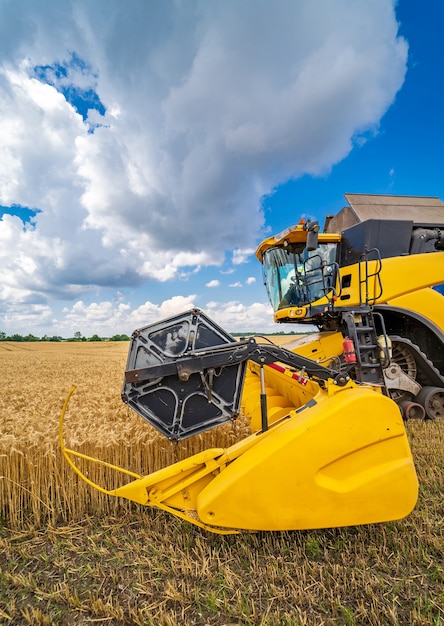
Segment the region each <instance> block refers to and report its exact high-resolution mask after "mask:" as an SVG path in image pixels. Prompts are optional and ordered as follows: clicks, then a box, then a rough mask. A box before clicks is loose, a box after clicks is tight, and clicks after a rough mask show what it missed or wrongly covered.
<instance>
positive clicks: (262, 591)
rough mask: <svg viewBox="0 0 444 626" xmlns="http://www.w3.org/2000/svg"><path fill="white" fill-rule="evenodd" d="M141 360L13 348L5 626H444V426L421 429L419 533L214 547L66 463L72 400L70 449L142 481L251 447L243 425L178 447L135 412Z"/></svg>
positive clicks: (392, 531)
mask: <svg viewBox="0 0 444 626" xmlns="http://www.w3.org/2000/svg"><path fill="white" fill-rule="evenodd" d="M273 339H275V338H274V337H273ZM276 339H278V341H279V342H282V341H283V338H281V337H277V338H276ZM127 350H128V343H125V342H122V343H112V342H101V343H92V342H91V343H89V342H85V343H74V342H73V343H44V342H41V343H16V344H14V343H9V342H0V374H1V383H0V385H1V395H0V515H1V521H0V624H54V625H59V624H62V625H64V624H66V625H71V624H86V623H91V622H96V623H99V624H111V625H116V626H117V625H119V624H148V625H150V624H153V625H157V624H165V626H173V625H175V624H184V625H190V626H193V625H197V626H206V625H214V626H223V625H224V624H227V625H228V624H230V625H237V626H244V625H250V624H251V625H253V624H254V625H261V626H285V625H288V626H290V625H295V626H298V625H303V624H307V625H308V626H311V625H315V626H317V625H318V624H319V625H327V626H328V625H333V624H338V625H342V624H345V625H348V624H350V625H356V626H361V625H365V624H371V625H374V626H379V625H381V624H384V625H385V624H393V625H400V626H402V625H410V624H418V625H421V626H428V625H432V626H438V625H441V626H442V624H443V623H444V568H443V549H444V508H443V492H444V479H443V476H444V445H443V444H444V421H436V422H409V423H408V424H407V431H408V436H409V439H410V442H411V446H412V451H413V455H414V458H415V463H416V466H417V471H418V476H419V481H420V496H419V501H418V504H417V507H416V508H415V510H414V511H413V513H412V514H411V515H410V516H409V517H408V518H407V519H405V520H401V521H399V522H392V523H388V524H381V525H369V526H362V527H357V528H343V529H327V530H322V531H306V532H285V533H258V534H255V535H248V534H246V535H239V536H232V537H221V536H213V535H211V534H208V533H205V532H204V531H202V530H200V529H197V528H195V527H192V526H191V525H189V524H187V523H186V522H182V521H180V520H177V519H174V518H172V517H171V516H169V515H168V514H166V513H164V512H163V511H156V510H154V509H144V508H143V507H138V506H137V505H134V504H132V503H130V502H127V501H122V500H118V499H116V498H110V497H108V496H106V495H104V494H101V493H99V492H97V491H96V490H94V489H91V488H90V487H89V486H88V485H86V484H85V483H83V482H82V481H81V480H80V479H79V478H78V477H77V475H76V474H75V473H74V472H73V471H72V469H71V468H70V467H69V466H68V465H67V463H66V462H65V461H64V459H63V457H62V454H61V452H60V449H59V441H58V421H59V417H60V412H61V410H62V407H63V403H64V401H65V397H66V395H67V393H68V392H69V390H70V388H71V386H72V385H75V386H76V391H75V393H74V394H73V396H72V399H71V401H70V404H69V408H68V412H67V416H66V424H65V441H66V445H67V446H68V447H69V448H72V449H75V450H78V451H81V452H83V453H85V454H88V455H91V456H94V457H97V458H100V459H103V460H105V461H109V462H110V463H113V464H115V465H118V466H121V467H124V468H126V469H129V470H132V471H133V472H135V473H138V474H147V473H149V472H151V471H153V470H156V469H159V468H160V467H163V466H165V465H168V464H170V463H172V462H174V461H176V460H180V459H181V458H184V457H186V456H188V455H190V454H193V453H195V452H199V451H200V450H202V449H205V448H207V447H212V446H222V447H223V446H227V445H231V444H232V443H234V442H235V441H236V440H237V439H239V438H240V437H243V436H244V435H245V434H246V432H247V424H246V423H245V422H243V421H242V419H241V418H240V419H239V420H238V422H236V423H235V424H234V425H231V424H228V425H225V426H222V427H220V428H217V429H214V430H212V431H210V432H208V433H204V434H202V435H199V436H197V437H192V438H190V439H187V440H185V441H183V442H180V443H179V444H173V443H171V442H169V441H168V440H166V439H165V438H164V437H162V436H161V435H160V434H158V433H157V431H155V430H154V429H153V428H152V427H151V426H149V425H148V424H147V423H146V422H145V421H144V420H143V419H142V418H141V417H139V416H138V415H136V414H135V413H133V412H132V411H130V410H129V409H128V408H127V407H126V405H124V404H123V402H122V401H121V399H120V391H121V387H122V382H123V373H124V369H125V364H126V357H127ZM88 472H89V477H90V478H91V479H92V480H93V481H95V482H98V483H100V484H103V482H105V483H106V482H107V481H109V482H110V483H111V482H112V481H113V476H109V475H108V473H107V471H106V470H105V469H104V468H102V467H100V466H93V467H92V468H90V469H88ZM119 480H120V477H119ZM106 486H107V487H110V486H112V485H111V484H107V485H106Z"/></svg>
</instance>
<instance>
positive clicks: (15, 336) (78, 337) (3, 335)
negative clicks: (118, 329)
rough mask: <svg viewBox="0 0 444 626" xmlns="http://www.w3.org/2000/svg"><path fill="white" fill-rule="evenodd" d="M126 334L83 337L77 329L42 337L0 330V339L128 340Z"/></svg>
mask: <svg viewBox="0 0 444 626" xmlns="http://www.w3.org/2000/svg"><path fill="white" fill-rule="evenodd" d="M129 339H130V338H129V337H128V335H113V336H112V337H99V335H96V334H95V335H91V337H85V336H84V335H83V334H82V333H81V332H80V331H79V330H78V331H77V332H75V333H74V336H73V337H67V338H64V337H61V336H60V335H53V336H52V337H49V336H48V335H43V337H36V336H35V335H32V334H31V333H30V334H28V335H19V334H18V333H14V334H13V335H7V334H6V333H5V332H4V331H2V330H0V341H129Z"/></svg>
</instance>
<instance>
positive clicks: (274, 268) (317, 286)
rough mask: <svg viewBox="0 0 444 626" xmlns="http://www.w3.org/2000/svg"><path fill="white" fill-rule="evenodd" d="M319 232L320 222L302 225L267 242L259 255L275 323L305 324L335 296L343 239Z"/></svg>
mask: <svg viewBox="0 0 444 626" xmlns="http://www.w3.org/2000/svg"><path fill="white" fill-rule="evenodd" d="M317 228H318V226H317V222H315V223H313V222H308V223H306V222H302V223H300V224H298V225H296V226H292V227H290V228H288V229H286V230H285V231H283V232H282V233H279V234H278V235H276V236H275V237H270V238H269V239H266V240H265V241H263V242H262V244H261V245H260V246H259V248H258V250H257V252H256V256H257V257H258V259H259V260H260V261H261V263H262V269H263V277H264V283H265V285H266V288H267V293H268V297H269V299H270V302H271V305H272V307H273V311H274V318H275V321H276V322H283V321H300V322H302V321H304V318H309V317H310V316H311V315H312V314H313V312H315V311H316V307H318V306H319V307H320V309H319V310H324V309H325V306H328V305H329V303H331V298H332V296H333V295H334V294H335V285H336V279H337V274H338V263H337V254H338V242H339V241H340V239H341V237H340V235H325V234H319V235H318V230H317ZM307 321H309V320H308V319H307Z"/></svg>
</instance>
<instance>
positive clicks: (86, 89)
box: [0, 0, 407, 321]
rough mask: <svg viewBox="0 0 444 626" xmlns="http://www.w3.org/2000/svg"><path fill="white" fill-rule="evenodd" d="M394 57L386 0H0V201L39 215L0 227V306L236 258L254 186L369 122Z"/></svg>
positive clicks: (361, 132) (316, 161)
mask: <svg viewBox="0 0 444 626" xmlns="http://www.w3.org/2000/svg"><path fill="white" fill-rule="evenodd" d="M363 25H365V27H363ZM246 33H247V34H246ZM406 58H407V45H406V42H405V41H404V40H403V39H402V38H400V37H398V35H397V23H396V18H395V13H394V0H376V1H375V2H368V1H367V0H337V1H336V2H335V3H334V5H333V4H332V3H331V2H330V1H329V0H314V1H313V0H300V1H298V2H297V3H296V2H294V1H293V0H283V1H282V2H280V3H278V4H277V5H276V4H271V3H270V2H266V1H265V0H259V1H258V2H244V3H239V2H238V1H237V0H214V1H213V2H207V0H190V1H189V2H181V1H180V2H176V1H174V0H164V1H163V2H161V3H159V5H158V6H156V8H155V10H154V7H153V4H152V3H149V2H144V1H142V0H136V1H135V2H132V3H130V4H128V3H122V2H120V1H119V0H96V1H95V2H90V0H66V1H65V2H63V3H60V2H59V1H58V0H45V2H43V0H18V1H17V0H3V2H2V3H1V5H0V158H1V162H2V168H1V170H0V205H2V206H4V207H11V206H13V205H20V206H23V207H30V208H32V209H38V210H39V212H38V213H36V214H35V216H34V218H33V221H32V223H26V224H24V223H23V222H21V220H18V218H14V217H12V216H8V215H5V216H4V217H3V219H2V220H1V221H0V240H1V241H2V243H3V247H2V252H0V263H1V266H0V269H1V272H2V277H4V280H3V281H2V286H1V289H0V298H1V299H2V301H3V303H4V304H3V306H4V307H5V309H6V313H7V312H8V311H10V309H9V306H11V307H13V306H16V305H17V304H19V303H27V304H29V303H30V302H31V303H33V304H36V305H37V304H38V305H42V306H45V305H48V304H49V303H50V302H51V301H52V300H53V299H54V298H59V299H61V298H62V299H66V300H70V299H71V300H73V299H78V301H79V302H84V301H85V298H84V297H85V295H86V294H88V293H90V292H91V289H92V287H96V286H102V287H114V288H122V287H129V286H134V287H136V286H137V285H141V284H143V283H144V282H145V281H146V280H147V279H150V280H158V281H168V280H173V279H177V278H181V279H186V277H187V276H189V275H190V274H191V273H193V272H195V271H196V270H198V269H199V268H201V267H204V266H209V265H219V266H220V265H221V264H222V263H223V261H224V258H225V253H226V251H231V250H234V252H233V257H232V261H233V264H241V263H244V262H245V261H246V260H247V259H248V257H249V256H251V255H252V253H253V250H254V246H255V245H256V243H257V240H258V238H259V237H261V236H262V235H263V232H264V226H265V222H264V214H263V212H262V210H261V198H262V197H263V195H264V194H266V193H269V192H270V191H271V190H272V189H273V187H274V186H276V185H277V184H279V183H281V182H283V181H285V180H287V179H289V178H296V177H298V176H302V175H303V174H306V173H309V174H315V175H316V174H321V173H324V172H326V171H328V170H329V169H330V168H331V167H332V166H333V165H334V164H335V163H337V162H339V161H340V160H341V159H343V158H344V157H345V156H347V154H348V153H349V152H350V150H351V149H352V147H353V145H354V144H355V143H356V142H357V141H358V139H362V138H365V137H366V134H367V133H368V132H369V131H371V132H375V130H376V129H377V126H378V123H379V121H380V119H381V117H382V115H383V114H384V113H385V111H386V110H387V108H388V107H389V106H390V104H391V103H392V102H393V99H394V97H395V95H396V93H397V91H398V90H399V88H400V87H401V85H402V83H403V80H404V75H405V72H406ZM79 306H80V305H79ZM86 312H88V311H86ZM89 312H90V313H92V309H91V310H89ZM6 313H5V314H6ZM75 314H76V313H75V311H72V315H75ZM96 314H97V316H98V319H99V318H100V311H99V310H97V311H96ZM73 321H75V320H73Z"/></svg>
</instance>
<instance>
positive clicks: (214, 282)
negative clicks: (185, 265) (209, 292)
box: [205, 278, 220, 288]
mask: <svg viewBox="0 0 444 626" xmlns="http://www.w3.org/2000/svg"><path fill="white" fill-rule="evenodd" d="M205 287H210V288H211V287H220V280H217V279H215V278H214V279H213V280H210V281H209V282H208V283H206V285H205Z"/></svg>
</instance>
